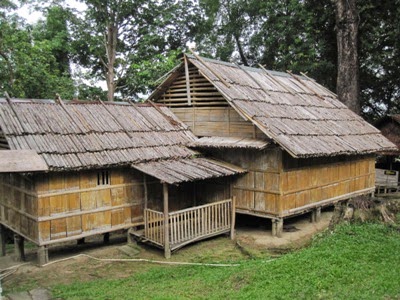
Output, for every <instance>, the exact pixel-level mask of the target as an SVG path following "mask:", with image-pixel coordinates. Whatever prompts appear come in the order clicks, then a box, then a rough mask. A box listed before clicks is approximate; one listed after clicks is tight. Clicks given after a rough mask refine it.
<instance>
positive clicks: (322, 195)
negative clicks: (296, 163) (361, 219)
mask: <svg viewBox="0 0 400 300" xmlns="http://www.w3.org/2000/svg"><path fill="white" fill-rule="evenodd" d="M281 184H282V210H283V213H284V214H285V211H287V210H290V209H295V208H299V207H302V206H305V205H308V204H312V203H316V202H319V201H323V200H328V199H331V198H335V197H340V196H342V195H346V194H351V193H355V192H357V191H360V190H364V189H368V188H374V186H375V159H374V157H364V158H355V159H354V160H346V161H343V162H336V163H330V164H324V165H314V166H311V167H301V168H297V169H291V170H286V171H284V172H283V176H282V182H281Z"/></svg>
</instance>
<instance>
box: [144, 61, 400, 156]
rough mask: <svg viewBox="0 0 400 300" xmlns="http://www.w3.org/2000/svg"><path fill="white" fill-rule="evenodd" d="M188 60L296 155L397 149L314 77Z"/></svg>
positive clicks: (244, 113) (164, 85) (165, 84)
mask: <svg viewBox="0 0 400 300" xmlns="http://www.w3.org/2000/svg"><path fill="white" fill-rule="evenodd" d="M186 58H187V60H188V62H189V63H190V64H193V65H194V66H195V67H196V68H197V69H198V71H199V73H200V74H201V75H203V76H204V77H205V78H207V79H208V81H209V82H211V83H212V84H213V85H214V86H215V87H216V89H217V90H218V91H219V92H220V93H221V94H222V95H223V97H224V98H225V99H226V101H227V102H228V103H229V104H230V105H231V106H232V107H233V108H234V109H235V110H236V111H237V112H238V113H239V114H240V115H241V116H242V117H243V118H245V119H247V120H249V121H251V122H252V123H253V124H254V125H255V126H257V127H258V128H259V129H260V130H261V131H262V132H264V133H265V134H266V136H267V137H268V138H270V139H272V140H273V141H274V142H275V143H277V144H279V145H280V146H281V147H282V148H283V149H285V150H286V151H287V152H289V153H290V154H291V155H292V156H293V157H318V156H334V155H342V154H348V155H354V154H367V153H374V152H377V151H382V150H392V149H395V146H394V145H393V144H392V143H391V142H390V141H388V140H387V139H386V138H385V137H384V136H382V135H381V134H380V132H379V130H377V129H376V128H375V127H373V126H372V125H370V124H368V123H367V122H366V121H364V120H363V119H362V118H361V117H360V116H358V115H357V114H355V113H353V112H352V111H351V110H349V109H348V108H347V107H346V106H345V105H344V104H343V103H341V102H340V101H339V100H338V99H337V96H336V95H335V94H334V93H332V92H330V91H329V90H327V89H326V88H324V87H323V86H321V85H319V84H318V83H316V82H315V81H314V80H313V79H310V78H308V77H305V76H298V75H292V74H289V73H283V72H274V71H267V70H265V69H258V68H250V67H243V66H239V65H236V64H232V63H226V62H221V61H217V60H212V59H207V58H201V57H198V56H196V57H195V56H192V55H186ZM182 65H183V64H182ZM182 68H183V67H181V68H176V69H175V71H174V72H172V73H171V74H170V76H169V77H167V78H166V80H165V81H164V82H163V83H162V84H161V85H160V86H159V87H158V88H157V89H156V91H155V92H154V93H153V94H152V95H151V96H150V97H149V99H157V98H158V97H159V96H160V95H162V93H163V92H164V91H165V90H166V89H167V88H168V86H169V85H170V84H171V83H172V81H173V80H174V78H176V76H177V75H176V72H178V71H179V70H182Z"/></svg>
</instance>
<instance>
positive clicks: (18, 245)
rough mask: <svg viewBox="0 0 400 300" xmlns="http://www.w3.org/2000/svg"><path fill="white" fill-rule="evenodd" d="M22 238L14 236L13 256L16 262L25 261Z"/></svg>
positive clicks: (17, 235)
mask: <svg viewBox="0 0 400 300" xmlns="http://www.w3.org/2000/svg"><path fill="white" fill-rule="evenodd" d="M24 241H25V239H24V237H22V236H20V235H19V234H16V233H15V234H14V255H15V260H16V261H25V249H24Z"/></svg>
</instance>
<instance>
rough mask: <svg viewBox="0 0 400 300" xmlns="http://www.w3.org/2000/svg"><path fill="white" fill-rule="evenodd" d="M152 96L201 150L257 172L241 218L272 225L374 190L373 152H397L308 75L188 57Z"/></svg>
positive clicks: (241, 200) (240, 190) (243, 181)
mask: <svg viewBox="0 0 400 300" xmlns="http://www.w3.org/2000/svg"><path fill="white" fill-rule="evenodd" d="M182 60H183V61H182V63H181V64H180V65H178V66H177V67H176V68H174V69H173V70H172V71H171V72H170V73H169V74H168V76H166V78H165V80H164V81H163V82H162V83H161V84H160V86H158V87H157V89H156V90H155V91H154V92H153V93H152V94H151V95H150V97H149V100H152V101H155V102H157V103H160V104H161V103H162V104H165V105H166V106H168V107H169V108H170V109H171V110H172V111H173V112H174V114H175V115H176V116H177V117H178V118H179V119H180V120H182V121H183V122H184V123H185V124H186V125H188V126H189V128H190V129H191V130H192V132H193V133H194V134H195V135H196V136H197V137H199V140H197V141H194V142H193V143H192V146H193V147H195V148H197V149H202V150H203V151H206V152H207V153H208V154H210V155H212V156H214V157H217V158H220V159H223V160H225V161H228V162H231V163H233V164H236V165H239V166H241V167H242V168H244V169H246V170H248V172H247V173H246V174H245V175H243V176H240V177H238V178H237V179H235V180H234V181H233V182H232V183H231V195H232V196H236V212H237V213H242V214H249V215H254V216H259V217H264V218H269V219H271V220H272V221H273V227H272V228H273V234H276V235H278V236H280V235H281V232H282V227H283V219H284V218H287V217H291V216H293V215H296V214H301V213H304V212H308V211H312V212H313V213H312V216H313V218H314V219H317V218H318V217H319V214H320V209H321V207H322V206H324V205H332V204H333V203H335V202H337V201H341V200H345V199H349V198H351V197H354V196H357V195H362V194H370V193H373V191H374V179H375V158H374V153H376V152H377V151H381V150H393V149H395V145H393V144H392V143H391V142H390V141H388V140H387V139H386V138H385V137H383V136H382V135H381V134H380V132H379V130H377V129H376V128H374V127H373V126H371V125H370V124H368V123H367V122H365V121H364V120H363V119H362V118H361V117H360V116H358V115H356V114H355V113H353V112H352V111H350V110H349V109H348V108H347V107H346V106H345V105H343V104H342V103H341V102H340V101H338V99H337V97H336V95H335V94H334V93H332V92H330V91H329V90H327V89H326V88H324V87H323V86H321V85H319V84H318V83H316V82H315V81H314V80H313V79H310V78H308V77H307V76H305V75H303V76H298V75H294V74H291V73H282V72H274V71H268V70H265V69H264V68H263V67H261V68H260V69H258V68H250V67H244V66H240V65H237V64H232V63H226V62H221V61H217V60H212V59H207V58H202V57H199V56H197V55H184V57H183V59H182Z"/></svg>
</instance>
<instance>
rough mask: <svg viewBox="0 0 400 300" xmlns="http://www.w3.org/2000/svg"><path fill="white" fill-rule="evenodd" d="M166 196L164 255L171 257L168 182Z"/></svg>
mask: <svg viewBox="0 0 400 300" xmlns="http://www.w3.org/2000/svg"><path fill="white" fill-rule="evenodd" d="M163 198H164V256H165V258H167V259H169V258H171V247H170V245H169V214H168V184H167V183H165V182H164V183H163Z"/></svg>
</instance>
